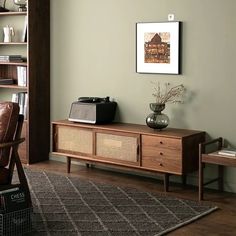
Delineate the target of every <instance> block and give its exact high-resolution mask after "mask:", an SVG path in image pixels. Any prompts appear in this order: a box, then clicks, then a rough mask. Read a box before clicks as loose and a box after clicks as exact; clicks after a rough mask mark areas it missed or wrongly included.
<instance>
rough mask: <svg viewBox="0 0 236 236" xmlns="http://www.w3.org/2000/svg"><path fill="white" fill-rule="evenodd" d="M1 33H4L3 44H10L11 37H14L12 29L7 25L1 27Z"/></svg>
mask: <svg viewBox="0 0 236 236" xmlns="http://www.w3.org/2000/svg"><path fill="white" fill-rule="evenodd" d="M3 33H4V39H3V42H4V43H10V42H11V41H12V37H13V36H14V35H15V31H14V28H13V27H10V26H9V25H7V26H5V27H3Z"/></svg>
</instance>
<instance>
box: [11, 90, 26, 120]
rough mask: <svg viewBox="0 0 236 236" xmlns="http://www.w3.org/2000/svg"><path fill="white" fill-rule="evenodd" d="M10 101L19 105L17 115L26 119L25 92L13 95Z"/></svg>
mask: <svg viewBox="0 0 236 236" xmlns="http://www.w3.org/2000/svg"><path fill="white" fill-rule="evenodd" d="M11 101H12V102H15V103H18V104H19V107H20V111H19V114H21V115H24V118H25V119H26V117H27V110H28V93H27V92H19V93H13V94H12V99H11Z"/></svg>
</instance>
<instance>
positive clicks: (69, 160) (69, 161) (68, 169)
mask: <svg viewBox="0 0 236 236" xmlns="http://www.w3.org/2000/svg"><path fill="white" fill-rule="evenodd" d="M70 166H71V157H67V173H70Z"/></svg>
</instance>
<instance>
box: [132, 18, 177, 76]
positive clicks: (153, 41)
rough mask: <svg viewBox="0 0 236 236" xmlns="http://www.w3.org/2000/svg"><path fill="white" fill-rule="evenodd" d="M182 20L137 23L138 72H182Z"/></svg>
mask: <svg viewBox="0 0 236 236" xmlns="http://www.w3.org/2000/svg"><path fill="white" fill-rule="evenodd" d="M180 32H181V22H179V21H168V22H157V23H153V22H151V23H137V24H136V72H137V73H157V74H180Z"/></svg>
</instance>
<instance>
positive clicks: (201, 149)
mask: <svg viewBox="0 0 236 236" xmlns="http://www.w3.org/2000/svg"><path fill="white" fill-rule="evenodd" d="M214 143H218V146H217V150H220V149H222V147H223V138H222V137H219V138H216V139H213V140H211V141H207V142H204V143H200V144H199V153H200V154H201V153H205V148H206V147H207V146H209V145H211V144H214Z"/></svg>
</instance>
